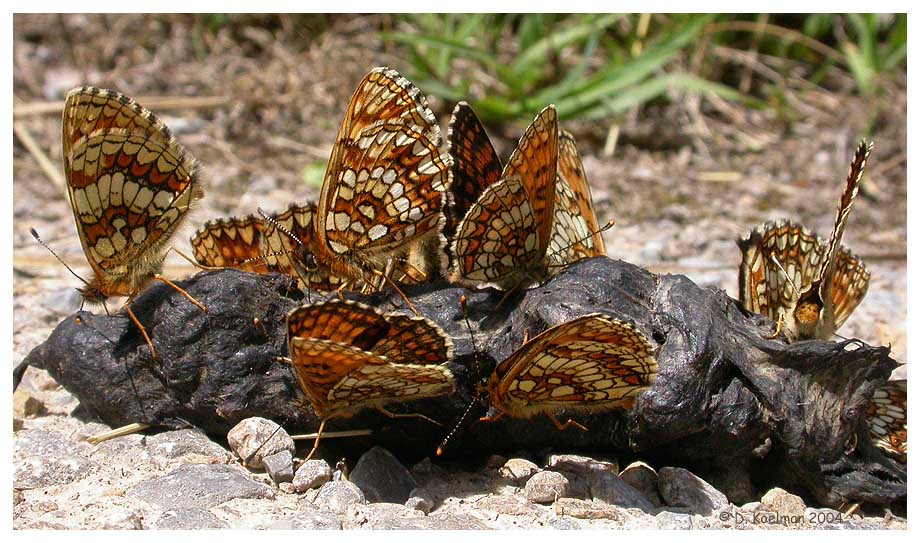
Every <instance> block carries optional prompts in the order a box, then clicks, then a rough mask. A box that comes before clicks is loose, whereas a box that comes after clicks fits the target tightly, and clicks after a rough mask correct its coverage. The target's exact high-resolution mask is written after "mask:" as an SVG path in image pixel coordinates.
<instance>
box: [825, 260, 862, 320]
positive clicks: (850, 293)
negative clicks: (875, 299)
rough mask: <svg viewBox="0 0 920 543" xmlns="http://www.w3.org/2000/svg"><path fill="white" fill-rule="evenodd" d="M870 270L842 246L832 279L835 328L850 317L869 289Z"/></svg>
mask: <svg viewBox="0 0 920 543" xmlns="http://www.w3.org/2000/svg"><path fill="white" fill-rule="evenodd" d="M869 278H870V274H869V270H867V269H866V266H865V264H863V261H862V260H861V259H860V258H859V257H858V256H856V255H854V254H853V253H851V252H850V250H849V249H847V248H846V247H841V248H840V251H839V252H838V253H837V265H836V267H835V269H834V277H833V279H832V280H831V284H832V288H831V300H832V301H833V307H834V329H835V330H837V329H839V328H840V327H841V326H843V323H844V322H846V320H847V319H848V318H849V317H850V315H851V314H852V313H853V311H854V310H855V309H856V306H858V305H859V303H860V302H861V301H862V299H863V298H865V296H866V292H867V291H868V290H869Z"/></svg>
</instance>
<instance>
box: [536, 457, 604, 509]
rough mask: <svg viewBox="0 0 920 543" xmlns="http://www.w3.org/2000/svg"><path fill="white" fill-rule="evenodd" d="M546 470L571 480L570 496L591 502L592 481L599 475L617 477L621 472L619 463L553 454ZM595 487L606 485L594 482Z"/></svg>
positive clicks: (547, 462) (601, 482) (548, 459)
mask: <svg viewBox="0 0 920 543" xmlns="http://www.w3.org/2000/svg"><path fill="white" fill-rule="evenodd" d="M546 468H547V469H549V470H552V471H558V472H559V473H562V474H563V475H565V476H566V478H568V480H569V487H568V495H569V497H571V498H580V499H584V500H590V499H591V498H592V493H591V486H592V481H593V480H595V479H597V478H598V474H599V473H610V474H614V475H616V473H617V472H618V471H619V470H618V466H617V463H616V462H615V461H614V462H606V461H603V460H595V459H594V458H588V457H587V456H579V455H575V454H553V455H550V456H549V458H547V461H546ZM593 484H594V485H595V486H597V485H599V484H604V483H603V481H594V482H593Z"/></svg>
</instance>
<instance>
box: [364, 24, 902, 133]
mask: <svg viewBox="0 0 920 543" xmlns="http://www.w3.org/2000/svg"><path fill="white" fill-rule="evenodd" d="M389 26H391V28H388V29H384V30H382V31H381V32H380V37H381V39H382V40H384V43H385V44H387V45H388V46H390V47H393V48H398V49H397V50H399V51H400V54H401V56H404V57H405V58H406V59H407V65H405V66H401V67H400V68H401V70H403V71H404V73H405V74H406V76H407V77H409V78H410V79H411V80H412V81H413V82H414V83H415V84H416V85H418V86H419V87H420V88H423V89H425V92H427V93H432V94H436V95H439V96H441V97H443V98H445V99H447V100H449V101H458V100H467V101H469V102H471V103H472V104H473V107H474V108H475V109H476V111H477V113H479V115H480V116H481V117H482V118H483V119H484V120H485V121H492V122H497V121H504V120H509V119H515V118H524V119H526V118H529V117H530V116H532V115H533V114H534V113H535V112H536V111H538V110H539V109H541V108H542V107H543V106H544V105H546V104H548V103H555V104H556V106H557V108H558V111H559V113H560V116H562V117H566V118H586V119H597V118H603V117H611V116H615V115H618V114H620V113H623V112H625V111H627V110H629V109H631V108H634V107H635V106H637V105H641V104H645V103H648V102H651V101H654V100H659V99H662V98H664V99H667V97H668V96H673V95H675V93H677V94H685V93H695V94H712V95H717V96H719V97H720V98H722V99H726V100H730V101H734V102H743V103H745V104H746V105H748V106H753V107H776V108H781V109H784V111H782V112H781V113H782V115H783V116H784V117H787V118H795V117H796V116H797V112H796V111H794V107H793V106H791V105H790V101H789V100H787V99H786V93H789V92H795V91H796V90H797V89H808V88H812V89H813V88H816V87H818V88H827V89H828V90H840V87H841V86H843V85H845V84H846V80H847V79H849V81H851V82H855V83H854V84H855V87H856V89H857V90H858V92H859V93H861V95H862V96H863V97H864V98H866V99H869V100H874V99H876V98H879V97H880V96H881V95H882V94H883V93H884V89H885V85H884V82H885V81H886V80H891V78H893V77H896V74H897V72H899V71H901V72H904V71H906V64H907V16H906V15H904V14H900V15H878V14H845V15H839V14H816V15H766V14H762V15H756V14H752V15H707V14H666V15H649V14H571V15H565V14H523V15H522V14H407V15H397V16H394V18H393V20H392V25H389ZM402 53H405V54H404V55H402ZM764 74H766V75H764ZM790 80H791V81H793V83H792V84H791V85H790ZM842 80H843V82H841V81H842ZM790 109H792V111H789V110H790Z"/></svg>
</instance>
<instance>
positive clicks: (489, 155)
mask: <svg viewBox="0 0 920 543" xmlns="http://www.w3.org/2000/svg"><path fill="white" fill-rule="evenodd" d="M447 144H448V154H449V155H450V157H451V160H452V161H453V162H452V166H451V173H452V176H451V177H452V180H451V185H450V195H451V202H450V205H449V206H448V208H447V210H446V212H445V216H446V219H447V223H446V224H445V226H444V235H445V237H447V239H452V237H453V234H454V232H456V230H457V225H458V223H459V222H460V220H462V219H463V217H464V216H465V215H466V213H467V211H469V209H470V207H472V206H473V204H475V203H476V200H477V199H478V198H479V196H480V195H481V194H482V192H483V191H484V190H485V189H486V188H488V187H489V186H491V185H492V184H494V183H495V182H497V181H498V180H499V179H501V176H502V163H501V160H500V159H499V158H498V154H497V153H496V152H495V148H494V147H493V146H492V141H491V140H490V139H489V136H488V134H486V129H485V127H484V126H483V125H482V122H480V120H479V117H477V116H476V113H474V112H473V108H471V107H470V105H469V104H467V103H466V102H460V103H458V104H457V106H456V107H455V108H454V112H453V114H452V115H451V118H450V125H449V127H448V131H447Z"/></svg>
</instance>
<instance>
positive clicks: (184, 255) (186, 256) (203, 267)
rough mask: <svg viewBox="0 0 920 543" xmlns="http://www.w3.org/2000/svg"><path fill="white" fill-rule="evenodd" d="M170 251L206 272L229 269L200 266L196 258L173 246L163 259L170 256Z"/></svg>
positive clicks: (167, 250)
mask: <svg viewBox="0 0 920 543" xmlns="http://www.w3.org/2000/svg"><path fill="white" fill-rule="evenodd" d="M169 251H174V252H175V253H176V254H177V255H179V256H181V257H182V258H184V259H186V260H188V262H189V264H191V265H192V266H195V267H196V268H198V269H200V270H204V271H215V270H226V269H228V268H227V267H225V266H205V265H204V264H200V263H198V261H196V260H195V259H194V258H192V257H190V256H188V255H187V254H185V253H183V252H182V251H180V250H179V249H176V248H175V247H173V246H172V245H170V246H169V248H168V249H166V253H165V254H164V255H163V259H164V260H165V259H166V255H168V254H169Z"/></svg>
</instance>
